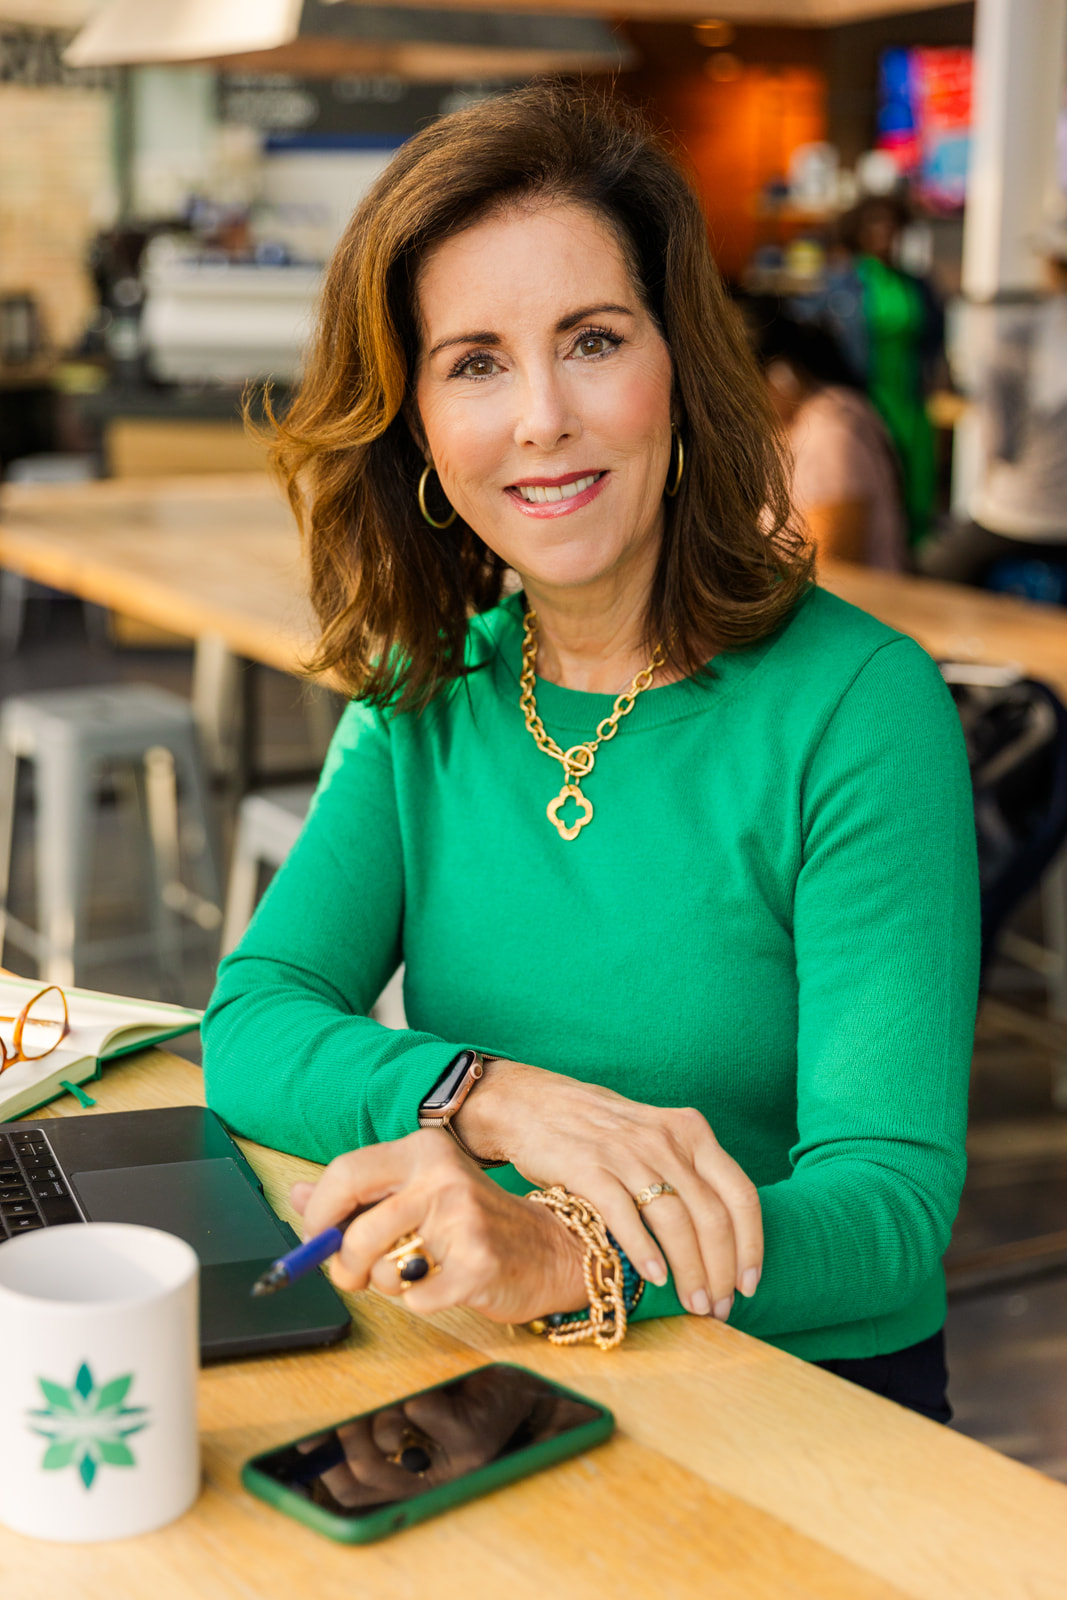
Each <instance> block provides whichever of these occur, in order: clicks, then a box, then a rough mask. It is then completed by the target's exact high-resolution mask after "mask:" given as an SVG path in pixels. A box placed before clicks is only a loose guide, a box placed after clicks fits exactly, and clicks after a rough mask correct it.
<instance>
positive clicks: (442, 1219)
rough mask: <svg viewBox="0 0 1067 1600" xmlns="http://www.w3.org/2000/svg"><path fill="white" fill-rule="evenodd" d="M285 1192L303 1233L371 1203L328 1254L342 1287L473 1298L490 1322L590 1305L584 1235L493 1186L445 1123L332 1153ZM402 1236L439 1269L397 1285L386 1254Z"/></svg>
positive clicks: (434, 1299)
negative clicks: (418, 1242) (318, 1173)
mask: <svg viewBox="0 0 1067 1600" xmlns="http://www.w3.org/2000/svg"><path fill="white" fill-rule="evenodd" d="M292 1200H293V1204H294V1205H295V1207H296V1209H297V1210H298V1211H299V1212H300V1213H301V1215H302V1216H303V1219H304V1228H305V1235H306V1237H308V1238H310V1237H311V1236H312V1235H314V1234H316V1233H321V1232H322V1231H323V1230H324V1229H325V1228H329V1227H332V1226H333V1225H334V1224H335V1223H336V1222H337V1221H338V1219H339V1218H341V1217H345V1216H348V1215H350V1214H351V1212H353V1211H354V1210H355V1209H356V1207H357V1206H361V1205H364V1206H371V1207H372V1208H373V1209H372V1210H369V1211H366V1212H364V1214H363V1215H362V1216H360V1217H357V1218H356V1220H355V1221H354V1222H352V1223H350V1224H349V1226H348V1228H347V1229H346V1230H345V1235H344V1241H343V1243H342V1245H341V1249H340V1251H339V1252H338V1254H337V1255H335V1256H334V1257H333V1260H332V1261H331V1263H330V1276H331V1277H332V1278H333V1281H334V1282H335V1283H336V1284H337V1286H338V1288H341V1289H349V1290H355V1289H365V1288H366V1287H367V1286H368V1284H373V1286H374V1287H375V1288H376V1289H379V1290H380V1291H381V1292H382V1294H388V1295H397V1294H400V1293H401V1292H403V1293H404V1302H405V1304H406V1305H407V1306H409V1307H410V1309H411V1310H412V1311H419V1312H423V1313H428V1312H431V1311H443V1310H444V1309H445V1308H446V1307H448V1306H471V1307H473V1309H474V1310H475V1311H480V1312H482V1314H483V1315H484V1316H487V1317H489V1318H491V1319H492V1320H493V1321H494V1322H529V1321H530V1320H531V1319H532V1318H534V1317H543V1316H547V1315H550V1314H551V1313H552V1312H555V1311H576V1310H578V1309H580V1308H581V1307H582V1306H584V1305H585V1303H586V1293H585V1285H584V1280H583V1277H582V1257H583V1251H582V1246H581V1243H580V1242H579V1241H578V1240H577V1239H576V1238H575V1237H574V1235H573V1234H571V1233H570V1232H568V1230H567V1229H566V1228H565V1227H564V1226H563V1224H562V1223H561V1222H559V1221H558V1220H557V1219H556V1218H555V1217H554V1216H552V1215H551V1213H549V1212H548V1211H546V1209H545V1207H544V1206H535V1205H531V1204H530V1202H529V1201H528V1200H524V1199H521V1198H520V1197H519V1196H517V1195H513V1194H508V1192H507V1191H506V1190H505V1189H501V1188H500V1187H499V1186H498V1185H497V1184H495V1183H493V1181H492V1180H491V1179H490V1178H487V1177H486V1176H485V1174H484V1172H482V1171H481V1170H480V1168H478V1167H476V1166H475V1165H474V1163H473V1162H472V1161H468V1159H467V1157H466V1156H465V1155H463V1153H462V1152H461V1151H460V1149H459V1148H458V1146H457V1145H456V1143H455V1141H454V1140H453V1139H451V1138H450V1137H449V1135H448V1134H447V1133H445V1132H444V1131H443V1130H441V1129H436V1128H426V1129H423V1130H421V1131H420V1132H418V1133H411V1134H409V1135H408V1136H407V1138H406V1139H395V1140H393V1141H391V1142H390V1143H388V1144H378V1145H370V1146H368V1147H367V1148H366V1149H364V1150H353V1151H352V1152H351V1153H350V1154H348V1155H343V1156H338V1157H337V1158H336V1160H334V1161H331V1162H330V1165H329V1166H328V1167H327V1168H326V1170H325V1172H324V1173H323V1175H322V1177H321V1178H320V1179H319V1181H318V1183H316V1184H308V1183H297V1184H294V1185H293V1189H292ZM406 1233H417V1234H419V1235H420V1237H421V1238H422V1240H423V1242H424V1244H425V1246H426V1249H427V1251H428V1252H429V1254H430V1255H431V1256H432V1258H433V1260H434V1261H436V1262H437V1263H438V1265H439V1266H440V1268H441V1271H440V1272H439V1273H436V1274H434V1275H433V1276H431V1277H428V1278H424V1279H422V1281H421V1282H419V1283H415V1284H413V1285H412V1286H411V1287H410V1288H407V1287H406V1286H405V1287H404V1288H403V1289H402V1286H401V1281H400V1278H399V1275H398V1273H397V1271H396V1267H395V1265H394V1263H393V1262H392V1261H386V1260H384V1259H383V1258H384V1256H385V1253H386V1251H388V1250H391V1249H392V1248H393V1246H394V1245H395V1244H396V1242H397V1240H398V1239H399V1238H400V1237H401V1236H402V1235H403V1234H406Z"/></svg>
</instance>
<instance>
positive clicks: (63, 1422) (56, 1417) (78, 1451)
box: [29, 1361, 149, 1489]
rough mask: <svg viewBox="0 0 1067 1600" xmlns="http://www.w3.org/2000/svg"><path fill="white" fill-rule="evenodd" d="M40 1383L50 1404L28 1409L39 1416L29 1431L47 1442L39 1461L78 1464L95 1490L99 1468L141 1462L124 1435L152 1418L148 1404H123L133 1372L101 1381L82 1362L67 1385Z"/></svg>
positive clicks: (49, 1466) (51, 1467)
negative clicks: (94, 1377)
mask: <svg viewBox="0 0 1067 1600" xmlns="http://www.w3.org/2000/svg"><path fill="white" fill-rule="evenodd" d="M37 1382H38V1384H39V1385H40V1389H41V1393H42V1394H43V1395H44V1397H45V1400H46V1401H47V1402H48V1404H47V1405H46V1406H45V1407H44V1408H43V1409H42V1410H40V1411H31V1412H30V1413H29V1415H30V1416H31V1417H33V1418H34V1419H35V1420H34V1421H33V1422H31V1423H30V1431H31V1432H33V1433H39V1434H40V1435H41V1437H42V1438H43V1439H47V1440H48V1441H49V1444H48V1449H47V1450H46V1451H45V1453H44V1459H43V1460H42V1462H41V1467H42V1469H43V1470H44V1471H45V1472H58V1471H59V1470H60V1469H61V1468H62V1467H71V1466H76V1467H77V1469H78V1472H79V1474H80V1476H81V1480H82V1483H84V1485H85V1487H86V1488H87V1489H91V1488H92V1486H93V1479H94V1478H95V1477H96V1473H97V1469H98V1468H99V1467H101V1466H108V1467H135V1466H136V1465H137V1461H136V1457H135V1456H134V1453H133V1451H132V1450H131V1449H130V1447H129V1445H128V1444H127V1443H126V1440H127V1439H128V1438H129V1437H130V1436H131V1434H134V1433H140V1432H141V1429H142V1428H147V1427H148V1426H149V1423H148V1418H147V1415H146V1412H147V1409H148V1408H147V1407H146V1406H126V1405H123V1403H122V1402H123V1401H124V1400H125V1398H126V1396H127V1394H128V1393H129V1391H130V1385H131V1384H132V1383H133V1373H132V1372H128V1373H126V1374H125V1376H123V1377H121V1378H112V1379H111V1380H110V1382H108V1383H104V1384H100V1385H97V1384H96V1383H95V1382H94V1380H93V1375H92V1373H91V1372H90V1371H89V1367H88V1365H87V1364H86V1363H85V1362H84V1361H83V1362H82V1364H81V1366H80V1367H79V1368H78V1371H77V1373H76V1374H75V1377H74V1382H73V1383H72V1384H71V1386H70V1388H69V1389H67V1388H65V1387H64V1385H63V1384H61V1383H53V1382H52V1380H51V1379H50V1378H38V1379H37Z"/></svg>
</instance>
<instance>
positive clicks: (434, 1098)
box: [419, 1050, 474, 1113]
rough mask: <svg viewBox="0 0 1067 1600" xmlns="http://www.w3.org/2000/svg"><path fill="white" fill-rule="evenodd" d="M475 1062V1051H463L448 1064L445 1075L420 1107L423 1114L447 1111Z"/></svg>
mask: <svg viewBox="0 0 1067 1600" xmlns="http://www.w3.org/2000/svg"><path fill="white" fill-rule="evenodd" d="M473 1062H474V1051H473V1050H463V1051H461V1052H460V1054H459V1055H458V1056H456V1057H455V1058H454V1060H452V1061H450V1062H449V1063H448V1066H447V1067H446V1068H445V1071H444V1075H443V1076H442V1077H440V1078H438V1080H437V1082H436V1083H435V1084H434V1086H433V1088H432V1089H431V1090H430V1092H429V1094H428V1095H427V1096H426V1098H425V1100H424V1101H423V1102H422V1105H421V1106H420V1108H419V1109H420V1110H421V1111H422V1112H424V1113H425V1112H428V1111H445V1110H447V1109H448V1107H449V1106H450V1105H451V1104H452V1101H453V1100H454V1099H455V1097H456V1092H457V1090H458V1089H459V1086H460V1084H461V1083H462V1082H463V1080H464V1078H465V1077H466V1076H467V1073H468V1072H469V1071H470V1069H471V1066H472V1065H473Z"/></svg>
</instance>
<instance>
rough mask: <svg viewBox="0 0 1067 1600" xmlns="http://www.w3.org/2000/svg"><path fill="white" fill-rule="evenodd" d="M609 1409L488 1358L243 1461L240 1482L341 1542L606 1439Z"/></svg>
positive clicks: (400, 1523) (375, 1534)
mask: <svg viewBox="0 0 1067 1600" xmlns="http://www.w3.org/2000/svg"><path fill="white" fill-rule="evenodd" d="M614 1427H615V1418H614V1417H613V1416H612V1414H611V1412H610V1411H609V1410H608V1409H607V1408H606V1407H605V1406H602V1405H598V1404H597V1402H596V1401H595V1400H588V1399H586V1397H585V1396H584V1395H580V1394H575V1393H574V1391H573V1390H571V1389H565V1388H563V1387H562V1385H561V1384H558V1383H549V1382H548V1380H547V1379H545V1378H541V1377H538V1375H537V1374H536V1373H535V1372H528V1371H527V1370H526V1368H525V1367H515V1366H511V1365H509V1364H507V1363H505V1362H494V1363H493V1364H492V1365H491V1366H487V1367H478V1368H477V1369H476V1370H475V1371H474V1372H468V1373H465V1374H464V1376H463V1377H461V1378H452V1379H450V1381H449V1382H448V1383H439V1384H436V1385H435V1386H434V1387H433V1388H432V1389H421V1390H420V1391H419V1392H418V1394H410V1395H406V1396H405V1397H404V1399H402V1400H394V1401H393V1402H392V1403H391V1404H389V1405H385V1406H378V1407H377V1409H376V1410H374V1411H364V1412H363V1413H362V1414H361V1415H359V1416H357V1417H349V1418H348V1419H347V1420H346V1421H345V1422H338V1423H336V1424H334V1426H332V1427H330V1428H326V1429H320V1430H319V1431H318V1432H317V1433H312V1434H308V1435H307V1436H306V1437H305V1438H303V1439H295V1440H294V1441H293V1442H292V1444H286V1445H282V1446H280V1448H278V1449H276V1450H267V1451H265V1452H264V1453H263V1454H262V1455H258V1456H254V1457H253V1458H252V1460H251V1461H248V1462H246V1463H245V1465H244V1467H243V1468H242V1471H241V1482H242V1483H243V1484H244V1486H245V1488H246V1489H249V1490H251V1492H252V1494H255V1495H258V1496H259V1497H260V1499H262V1500H266V1501H268V1502H269V1503H270V1504H271V1505H272V1506H275V1507H277V1509H278V1510H279V1511H284V1512H286V1513H287V1514H288V1515H289V1516H291V1517H295V1518H296V1519H297V1521H298V1522H303V1523H305V1524H306V1525H307V1526H308V1527H309V1528H314V1529H315V1531H316V1532H317V1533H324V1534H326V1535H327V1537H328V1538H330V1539H337V1540H339V1541H340V1543H342V1544H369V1543H370V1542H371V1540H373V1539H381V1538H384V1536H385V1535H386V1534H389V1533H396V1532H398V1530H399V1529H401V1528H405V1527H410V1526H411V1524H412V1523H415V1522H424V1521H425V1520H426V1518H427V1517H434V1516H436V1515H437V1513H438V1512H440V1511H446V1510H448V1508H449V1507H450V1506H459V1505H463V1504H464V1502H465V1501H467V1500H474V1499H475V1498H476V1497H477V1496H478V1495H482V1494H488V1493H489V1491H490V1490H491V1489H497V1488H500V1486H501V1485H502V1484H505V1483H514V1481H515V1480H516V1478H524V1477H526V1476H527V1475H528V1474H529V1473H531V1472H540V1471H541V1469H542V1468H543V1467H550V1466H552V1465H553V1464H554V1463H555V1462H557V1461H565V1460H566V1459H567V1457H568V1456H574V1455H578V1454H579V1453H580V1452H581V1451H582V1450H588V1449H590V1447H591V1446H592V1445H595V1444H600V1443H601V1442H602V1441H603V1440H604V1439H607V1438H608V1437H610V1435H611V1433H612V1431H613V1429H614Z"/></svg>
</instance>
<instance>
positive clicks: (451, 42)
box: [64, 0, 635, 81]
mask: <svg viewBox="0 0 1067 1600" xmlns="http://www.w3.org/2000/svg"><path fill="white" fill-rule="evenodd" d="M64 59H65V60H66V62H67V64H68V65H69V66H72V67H102V66H142V65H146V64H149V63H153V64H156V65H178V64H181V63H193V62H195V63H197V64H212V65H218V66H224V67H225V68H226V69H227V70H228V71H234V72H264V73H270V72H278V73H292V74H294V75H296V76H298V77H304V78H312V77H330V78H332V77H343V76H347V75H350V74H365V75H394V76H396V77H401V78H407V79H413V80H422V81H440V80H444V79H450V78H458V79H467V80H477V79H479V78H516V77H518V78H521V77H528V76H531V75H533V74H535V73H543V72H614V71H618V70H620V69H621V68H625V67H627V66H630V65H633V63H634V60H635V58H634V55H633V52H632V51H631V50H630V48H629V46H628V45H626V44H625V43H624V41H622V40H621V39H619V38H618V37H616V35H615V33H614V32H613V30H612V29H611V27H610V25H609V24H608V23H607V22H605V21H603V20H602V19H599V18H593V17H580V16H578V17H576V16H566V15H562V14H554V15H549V16H545V15H540V14H534V13H531V12H496V11H483V10H477V11H449V10H443V9H437V8H436V7H430V8H426V9H423V8H420V7H409V6H403V5H402V6H376V5H362V4H357V3H352V0H110V3H108V4H105V5H104V7H103V9H102V10H101V11H99V12H98V13H97V14H96V15H95V16H93V17H91V18H90V20H89V21H88V23H87V24H86V26H85V27H84V28H83V29H82V30H81V32H80V33H79V34H78V35H77V37H76V38H75V39H74V40H73V41H72V43H71V44H70V45H69V46H68V48H67V50H66V52H65V56H64Z"/></svg>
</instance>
